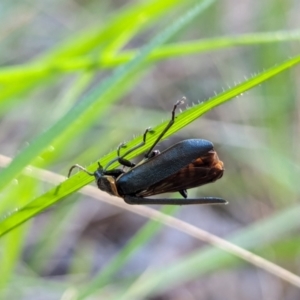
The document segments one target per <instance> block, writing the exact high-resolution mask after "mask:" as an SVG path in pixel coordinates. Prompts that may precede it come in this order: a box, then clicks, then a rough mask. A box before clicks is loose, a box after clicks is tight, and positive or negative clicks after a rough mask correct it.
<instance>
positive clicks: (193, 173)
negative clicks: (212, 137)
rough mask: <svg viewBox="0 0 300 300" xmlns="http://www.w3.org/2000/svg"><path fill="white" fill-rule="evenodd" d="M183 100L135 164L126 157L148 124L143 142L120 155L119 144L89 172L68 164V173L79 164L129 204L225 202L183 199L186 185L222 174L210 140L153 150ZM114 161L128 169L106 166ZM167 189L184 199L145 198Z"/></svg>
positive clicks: (214, 178) (175, 106)
mask: <svg viewBox="0 0 300 300" xmlns="http://www.w3.org/2000/svg"><path fill="white" fill-rule="evenodd" d="M182 102H183V101H178V102H177V103H176V104H175V105H174V108H173V110H172V118H171V120H170V122H169V123H168V125H167V126H166V128H165V129H164V130H163V131H162V133H161V134H160V135H159V137H158V138H157V139H156V141H155V142H154V143H153V145H152V146H151V147H150V149H149V150H148V151H147V153H146V154H145V156H144V159H143V160H142V161H141V162H139V163H138V164H137V165H135V164H133V163H132V162H130V161H129V160H127V159H125V157H126V156H127V155H128V154H129V153H131V152H132V151H133V150H135V149H137V148H139V147H141V146H143V145H144V144H145V143H146V137H147V134H148V133H149V132H151V129H149V128H148V129H147V130H146V131H145V133H144V136H143V141H142V143H140V144H139V145H137V146H136V147H134V148H132V149H130V150H129V151H127V152H126V153H125V154H123V155H122V156H121V155H120V151H121V148H124V147H126V146H125V145H124V144H121V145H120V146H119V147H118V150H117V158H116V159H114V160H112V161H111V162H109V163H108V164H107V165H106V167H105V168H103V167H102V166H101V164H100V163H98V165H99V167H98V169H97V170H96V171H95V172H94V173H91V172H89V171H87V170H86V169H85V168H83V167H82V166H80V165H77V164H76V165H73V166H72V167H71V168H70V171H69V175H68V177H70V174H71V172H72V170H73V169H74V168H79V169H81V170H82V171H84V172H86V173H87V174H89V175H91V176H94V177H95V179H96V183H97V185H98V188H99V189H100V190H102V191H105V192H107V193H108V194H110V195H113V196H117V197H121V198H123V199H124V201H125V202H126V203H128V204H173V205H186V204H226V203H227V201H225V200H223V199H221V198H216V197H201V198H197V199H186V198H187V191H186V190H187V189H190V188H194V187H197V186H201V185H204V184H207V183H210V182H214V181H216V180H217V179H219V178H221V177H222V176H223V172H224V168H223V162H222V161H220V160H219V158H218V155H217V153H216V151H215V150H214V148H213V144H212V143H211V142H210V141H207V140H202V139H189V140H184V141H181V142H179V143H177V144H175V145H173V146H171V147H170V148H168V149H167V150H165V151H163V152H161V153H160V152H159V151H158V150H154V151H153V149H154V147H155V146H156V144H157V143H158V142H159V141H160V139H161V138H162V137H163V135H164V134H165V133H166V132H167V131H168V130H169V128H170V127H171V126H172V125H173V123H174V120H175V110H176V108H177V106H178V105H180V104H181V103H182ZM116 161H118V162H119V163H120V164H121V165H123V166H125V167H129V170H128V171H124V170H123V169H113V170H107V168H108V166H110V165H111V164H112V163H114V162H116ZM167 192H179V193H180V194H181V195H182V196H183V197H184V199H168V198H163V199H155V198H154V199H153V198H145V197H148V196H152V195H157V194H162V193H167Z"/></svg>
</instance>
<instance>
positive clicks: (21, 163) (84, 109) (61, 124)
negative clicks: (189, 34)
mask: <svg viewBox="0 0 300 300" xmlns="http://www.w3.org/2000/svg"><path fill="white" fill-rule="evenodd" d="M211 3H212V1H211V0H206V1H203V2H201V4H198V5H196V6H195V7H193V8H192V9H191V10H189V11H188V12H187V13H186V14H184V15H183V16H182V17H181V18H180V19H178V20H177V21H176V22H174V23H173V24H172V25H171V26H170V27H168V28H166V29H165V30H164V31H163V32H161V33H160V34H158V35H157V36H156V37H155V38H154V39H153V40H152V41H151V42H150V43H149V44H148V45H146V46H145V47H144V48H143V50H141V52H140V53H139V54H138V55H137V56H136V57H135V58H134V59H133V60H132V61H130V62H129V63H127V64H126V65H124V66H121V67H119V68H118V69H117V70H116V71H115V72H114V74H113V75H112V76H111V77H109V78H107V79H106V80H104V81H103V82H102V84H101V85H100V86H99V87H96V88H95V89H94V90H92V91H91V92H90V93H89V94H88V95H87V96H86V97H84V99H82V101H81V102H80V103H79V104H78V105H77V106H75V107H74V108H73V109H71V110H70V111H69V113H67V114H66V115H65V116H64V117H63V118H61V119H60V120H59V121H58V122H57V123H56V124H55V125H53V127H51V128H50V129H49V130H48V131H46V132H45V133H44V134H42V135H40V136H39V137H37V138H36V139H35V140H33V141H32V142H31V143H30V144H29V146H28V147H27V148H25V149H24V150H23V151H22V152H21V153H20V154H19V155H18V156H17V157H16V158H15V159H14V160H13V161H12V163H11V164H10V165H9V166H8V167H7V168H6V169H5V170H3V171H2V172H1V173H0V176H1V177H0V178H1V181H0V190H1V189H3V188H4V187H5V185H6V184H8V183H9V182H10V181H11V180H12V179H13V178H14V177H16V176H17V175H18V174H19V173H20V172H21V170H22V169H23V168H24V167H25V166H26V165H28V164H29V163H30V162H31V161H32V160H33V159H34V158H35V157H37V156H38V155H39V154H40V153H41V152H42V151H43V150H44V149H45V148H46V147H47V146H48V145H49V144H50V143H51V142H52V141H53V140H54V139H55V138H57V137H58V135H59V134H61V133H62V132H63V131H64V130H67V129H68V128H69V127H70V126H72V124H73V123H75V122H80V117H81V115H84V114H88V113H90V112H91V111H94V110H95V108H96V106H97V104H98V103H99V102H100V101H101V100H102V101H104V98H102V97H104V96H105V94H106V93H107V92H108V91H109V90H110V89H111V88H113V87H114V86H116V85H117V84H118V82H120V81H122V80H123V79H124V78H126V76H127V75H128V74H129V73H130V72H132V71H134V70H135V69H136V68H137V67H138V66H140V65H141V64H142V63H143V62H144V60H145V58H146V57H147V55H148V54H149V53H151V51H153V49H155V48H157V47H158V46H160V45H161V44H163V43H164V42H165V41H167V40H168V39H169V38H170V37H171V36H173V35H174V34H175V33H176V32H177V31H178V30H180V29H182V28H183V27H184V26H185V25H187V24H188V23H189V22H191V21H192V20H193V19H194V18H195V17H196V16H197V15H198V14H199V13H200V12H202V11H203V10H204V9H205V8H206V7H208V6H209V5H210V4H211Z"/></svg>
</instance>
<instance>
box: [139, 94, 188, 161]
mask: <svg viewBox="0 0 300 300" xmlns="http://www.w3.org/2000/svg"><path fill="white" fill-rule="evenodd" d="M184 100H186V98H185V97H182V99H181V100H178V101H177V102H176V103H175V105H174V107H173V110H172V117H171V120H170V122H169V123H168V124H167V126H166V127H165V129H164V130H163V131H162V132H161V134H160V135H159V136H158V138H157V139H156V141H155V142H154V143H153V145H152V146H151V148H150V149H149V150H148V152H147V153H146V154H145V158H149V157H150V156H151V153H152V150H153V149H154V147H155V146H156V145H157V144H158V142H159V141H160V140H161V139H162V137H163V136H164V135H165V134H166V133H167V131H168V130H169V129H170V128H171V127H172V125H173V124H174V122H175V111H176V109H177V107H178V106H179V105H180V104H182V103H184Z"/></svg>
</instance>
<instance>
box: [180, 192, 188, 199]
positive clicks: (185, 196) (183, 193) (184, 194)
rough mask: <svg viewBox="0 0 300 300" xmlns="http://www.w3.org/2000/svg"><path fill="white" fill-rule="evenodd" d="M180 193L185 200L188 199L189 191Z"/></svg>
mask: <svg viewBox="0 0 300 300" xmlns="http://www.w3.org/2000/svg"><path fill="white" fill-rule="evenodd" d="M179 193H180V195H181V196H182V197H183V198H184V199H186V198H187V196H188V194H187V190H181V191H179Z"/></svg>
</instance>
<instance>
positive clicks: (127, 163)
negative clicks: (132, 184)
mask: <svg viewBox="0 0 300 300" xmlns="http://www.w3.org/2000/svg"><path fill="white" fill-rule="evenodd" d="M118 162H119V163H120V165H122V166H125V167H128V168H133V167H134V166H135V164H134V163H132V162H131V161H130V160H127V159H125V158H123V157H119V158H118Z"/></svg>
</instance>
